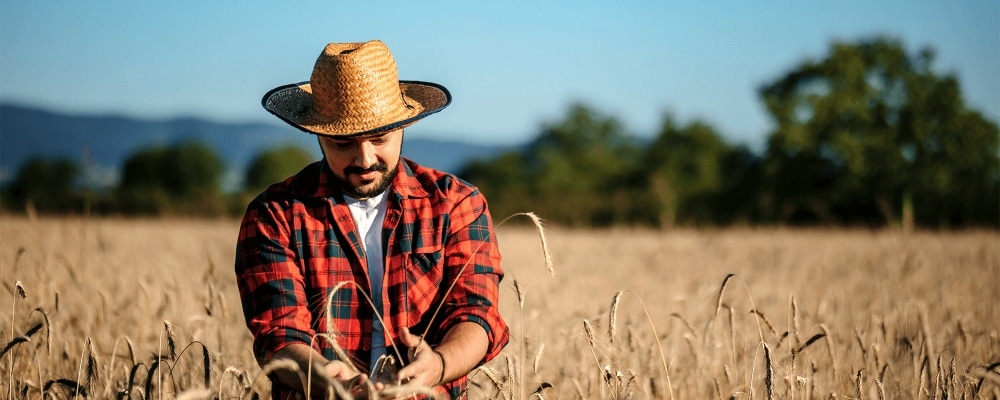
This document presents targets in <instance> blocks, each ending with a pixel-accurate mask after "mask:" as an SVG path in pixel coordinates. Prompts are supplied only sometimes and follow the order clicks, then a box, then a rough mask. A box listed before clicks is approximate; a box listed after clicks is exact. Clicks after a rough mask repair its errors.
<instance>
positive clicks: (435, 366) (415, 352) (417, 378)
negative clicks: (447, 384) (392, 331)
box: [399, 328, 445, 386]
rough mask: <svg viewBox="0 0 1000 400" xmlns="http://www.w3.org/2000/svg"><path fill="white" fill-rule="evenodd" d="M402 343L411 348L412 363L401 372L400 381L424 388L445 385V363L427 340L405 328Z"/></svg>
mask: <svg viewBox="0 0 1000 400" xmlns="http://www.w3.org/2000/svg"><path fill="white" fill-rule="evenodd" d="M402 333H403V334H402V335H401V336H400V337H399V340H400V342H402V343H403V345H404V346H406V347H407V348H409V356H410V363H409V364H407V365H406V367H404V368H403V369H401V370H399V380H400V382H402V383H411V384H418V385H424V386H437V385H440V384H441V383H444V378H445V361H444V358H443V357H442V356H441V354H440V353H437V352H435V351H434V349H432V348H431V346H430V344H428V343H427V341H426V340H423V338H421V337H420V336H417V335H414V334H412V333H410V330H409V329H407V328H403V332H402Z"/></svg>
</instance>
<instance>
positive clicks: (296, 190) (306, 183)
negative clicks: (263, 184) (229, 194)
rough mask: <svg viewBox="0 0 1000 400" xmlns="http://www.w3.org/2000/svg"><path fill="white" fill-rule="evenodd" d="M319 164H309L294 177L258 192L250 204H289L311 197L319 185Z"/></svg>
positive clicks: (317, 162)
mask: <svg viewBox="0 0 1000 400" xmlns="http://www.w3.org/2000/svg"><path fill="white" fill-rule="evenodd" d="M320 162H321V161H316V162H313V163H310V164H308V165H306V166H305V167H304V168H302V170H300V171H299V172H297V173H296V174H295V175H292V176H289V177H288V178H285V180H283V181H280V182H276V183H273V184H271V185H270V186H268V187H267V188H266V189H264V191H262V192H260V194H258V195H257V197H255V198H254V199H253V202H252V203H257V204H262V203H291V202H295V201H296V200H300V201H301V200H304V199H308V198H310V197H313V195H314V194H315V193H316V191H317V188H318V184H319V175H320V173H321V168H319V167H320V165H319V163H320Z"/></svg>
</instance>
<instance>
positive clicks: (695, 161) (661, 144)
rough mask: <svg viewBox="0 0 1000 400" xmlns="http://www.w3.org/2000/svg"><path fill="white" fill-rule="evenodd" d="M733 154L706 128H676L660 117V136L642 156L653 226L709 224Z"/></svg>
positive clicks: (669, 119)
mask: <svg viewBox="0 0 1000 400" xmlns="http://www.w3.org/2000/svg"><path fill="white" fill-rule="evenodd" d="M733 151H734V150H733V149H732V147H731V146H730V145H729V144H727V143H726V142H725V141H724V140H723V139H722V137H721V136H720V135H719V134H718V133H716V131H715V129H713V128H712V127H711V126H709V125H708V124H706V123H704V122H701V121H695V122H693V123H691V124H688V125H687V126H684V127H680V126H678V125H677V123H676V122H675V121H674V120H673V118H672V117H670V116H669V115H666V116H664V118H663V123H662V126H661V128H660V133H659V134H658V135H657V136H656V138H655V139H654V140H653V142H652V143H650V144H649V146H648V147H647V148H646V150H645V152H644V154H643V156H642V170H641V171H642V175H643V180H644V181H646V182H648V188H649V193H650V195H651V198H652V200H653V201H652V204H651V207H648V208H645V209H646V210H648V211H649V212H650V216H651V217H652V218H651V219H652V222H653V223H654V224H656V225H658V226H672V225H674V224H675V223H677V222H681V220H684V222H688V223H693V222H713V221H714V220H715V219H716V214H717V207H718V206H719V196H720V192H721V191H722V189H723V187H724V186H725V185H726V174H727V173H728V171H725V170H723V168H725V167H726V161H727V160H728V157H729V154H730V153H731V152H733Z"/></svg>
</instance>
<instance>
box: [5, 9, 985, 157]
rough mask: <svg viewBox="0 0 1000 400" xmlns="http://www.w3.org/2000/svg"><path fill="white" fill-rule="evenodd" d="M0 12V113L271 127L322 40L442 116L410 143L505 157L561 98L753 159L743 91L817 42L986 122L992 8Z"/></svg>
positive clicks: (819, 51) (809, 53)
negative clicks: (895, 72) (926, 70)
mask: <svg viewBox="0 0 1000 400" xmlns="http://www.w3.org/2000/svg"><path fill="white" fill-rule="evenodd" d="M282 3H286V4H289V5H283V4H279V2H273V1H267V2H265V1H242V2H235V1H234V2H224V1H193V0H180V1H171V2H153V1H101V0H92V1H62V2H55V1H45V0H38V1H34V0H32V1H24V0H0V101H4V102H15V103H20V104H27V105H34V106H43V107H47V108H50V109H53V110H56V111H62V112H71V113H76V114H92V113H116V114H125V115H130V116H135V117H142V118H167V117H172V116H180V115H186V116H197V117H203V118H209V119H212V120H216V121H222V122H246V121H271V122H275V123H278V121H277V119H275V118H273V117H271V116H270V114H268V113H267V112H265V111H264V110H263V109H261V107H260V102H259V101H260V97H261V95H263V93H264V92H266V91H267V90H269V89H271V88H273V87H276V86H279V85H283V84H286V83H292V82H297V81H303V80H308V79H309V74H310V72H311V70H312V64H313V62H314V61H315V59H316V56H317V55H318V54H319V53H320V51H321V50H322V49H323V47H324V45H325V44H326V43H328V42H347V41H364V40H368V39H376V38H377V39H381V40H383V41H384V42H386V43H387V44H388V45H389V47H390V48H391V49H392V51H393V54H394V55H395V57H396V60H397V63H398V65H399V69H400V78H401V79H411V80H426V81H432V82H437V83H440V84H443V85H445V86H447V87H448V88H449V89H450V90H451V92H452V94H453V96H454V102H453V103H452V105H451V107H449V108H448V109H447V110H445V111H444V112H442V113H440V114H437V115H434V116H432V117H430V118H428V119H426V120H424V121H422V122H420V123H419V124H417V125H415V126H414V127H413V128H411V129H410V134H411V135H422V136H424V137H428V138H444V139H453V140H463V141H467V142H472V143H488V144H516V143H522V142H524V141H527V140H529V139H531V138H532V137H534V136H535V135H536V134H537V133H538V131H539V127H540V125H541V124H542V123H544V122H549V121H555V120H557V119H558V118H560V117H561V116H562V115H563V114H564V112H565V110H566V108H567V106H568V105H569V104H570V103H571V102H573V101H582V102H585V103H587V104H590V105H591V106H593V107H594V108H595V109H597V110H599V111H601V112H603V113H605V114H608V115H613V116H615V117H618V118H619V119H620V120H621V121H622V122H623V123H624V124H625V126H626V128H627V129H628V130H629V131H630V132H631V133H634V134H637V135H644V136H649V135H652V134H653V133H654V132H655V130H656V129H657V127H658V125H659V123H660V121H661V118H662V116H663V114H664V113H665V112H669V113H672V114H673V115H674V116H675V118H677V119H678V120H680V121H681V122H687V121H691V120H693V119H695V118H698V119H702V120H705V121H708V122H709V123H710V124H712V125H713V126H715V127H716V128H717V129H718V130H719V131H720V132H721V133H722V134H723V135H725V136H726V137H727V138H728V139H729V140H731V141H733V142H743V143H748V144H751V145H755V146H758V145H760V143H761V142H762V140H763V138H764V137H765V135H766V134H767V132H768V130H769V129H770V121H769V119H768V117H767V114H766V113H765V111H764V109H763V106H762V105H761V103H760V101H759V99H758V95H757V88H759V87H760V86H761V85H762V84H764V83H765V82H768V81H771V80H774V79H776V78H777V77H779V76H780V75H782V74H783V73H785V72H787V71H788V70H790V69H791V68H793V67H794V66H796V65H797V64H798V63H800V62H802V61H804V60H806V59H807V58H819V57H822V56H824V55H825V54H826V52H827V50H828V48H829V44H830V43H831V42H832V41H833V40H855V39H859V38H863V37H868V36H871V35H876V34H886V35H890V36H893V37H895V38H898V39H900V40H902V41H903V42H904V43H905V44H906V46H907V48H908V49H909V50H910V51H911V52H915V51H917V50H918V49H919V48H921V47H924V46H930V47H933V48H934V49H935V50H936V51H937V56H938V57H937V61H936V62H935V64H934V66H935V69H936V70H937V71H939V72H953V73H956V74H957V75H958V76H959V78H960V80H961V82H962V90H963V94H964V95H965V98H966V100H967V101H968V103H969V104H970V105H971V106H972V107H973V108H975V109H978V110H980V111H982V112H983V113H984V114H986V115H987V116H988V117H989V118H991V119H993V120H994V121H997V120H998V119H1000V1H996V0H991V1H979V0H975V1H955V2H945V1H927V0H913V1H900V0H891V1H856V0H850V1H836V2H816V1H759V2H750V1H712V2H700V1H683V2H681V1H622V2H612V1H583V0H575V1H505V2H458V1H426V2H385V1H370V2H364V3H362V2H357V3H355V4H339V3H341V2H334V1H329V0H326V1H305V0H303V1H290V2H282Z"/></svg>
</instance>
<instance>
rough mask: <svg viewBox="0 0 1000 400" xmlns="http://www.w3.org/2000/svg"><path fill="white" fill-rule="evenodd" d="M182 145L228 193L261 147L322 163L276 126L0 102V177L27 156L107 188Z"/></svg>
mask: <svg viewBox="0 0 1000 400" xmlns="http://www.w3.org/2000/svg"><path fill="white" fill-rule="evenodd" d="M188 140H196V141H200V142H202V143H205V144H206V145H208V146H210V147H211V148H212V149H213V150H214V151H216V152H217V153H218V154H219V156H220V157H221V158H222V159H223V160H224V162H225V163H226V166H227V172H226V179H225V182H226V184H225V185H226V186H227V189H232V188H235V187H236V186H237V185H238V184H239V182H240V180H241V177H242V175H243V171H244V170H245V169H246V166H247V164H248V163H249V162H250V161H251V160H252V159H253V157H254V156H256V155H257V154H258V153H260V152H261V151H263V150H265V149H268V148H274V147H276V146H280V145H285V144H294V145H298V146H300V147H302V148H303V149H304V150H307V151H309V152H310V153H311V154H313V156H314V157H316V159H319V158H320V157H321V155H320V152H319V148H318V146H317V145H316V138H315V137H314V136H312V135H309V134H306V133H303V132H301V131H298V130H296V129H295V128H292V127H290V126H287V125H283V124H279V123H275V124H265V123H246V124H238V123H233V124H226V123H217V122H211V121H207V120H202V119H196V118H173V119H167V120H142V119H135V118H130V117H125V116H116V115H93V116H77V115H68V114H60V113H55V112H50V111H46V110H43V109H38V108H31V107H23V106H19V105H12V104H0V179H2V180H6V179H7V178H9V177H11V176H13V174H14V173H16V171H17V168H19V167H20V165H21V164H22V163H23V162H24V161H25V160H27V159H28V158H29V157H32V156H35V155H42V156H47V157H55V156H62V157H68V158H71V159H74V160H81V161H83V162H86V163H87V164H88V165H89V166H90V167H89V169H92V170H95V171H104V172H103V173H102V174H100V176H98V177H96V178H94V177H91V178H89V179H92V181H94V180H96V181H98V182H103V183H104V184H107V183H110V182H109V181H113V180H114V179H116V178H117V170H118V168H119V167H120V166H121V165H122V164H123V163H124V161H125V159H126V158H127V157H128V156H129V155H131V154H132V153H134V152H136V151H138V150H140V149H143V148H146V147H150V146H157V145H172V144H176V143H179V142H183V141H188ZM504 149H505V148H504V147H500V146H484V145H476V144H470V143H461V142H453V141H442V140H430V139H421V138H415V137H413V135H408V136H407V138H406V141H405V142H404V144H403V155H404V156H405V157H408V158H410V159H413V160H415V161H417V162H419V163H421V164H423V165H426V166H429V167H433V168H437V169H441V170H445V171H449V172H457V171H458V170H459V169H461V168H462V167H463V166H464V165H465V164H466V163H467V162H469V161H470V160H472V159H475V158H489V157H492V156H495V155H497V154H499V153H500V152H502V151H504ZM91 173H93V171H91Z"/></svg>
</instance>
